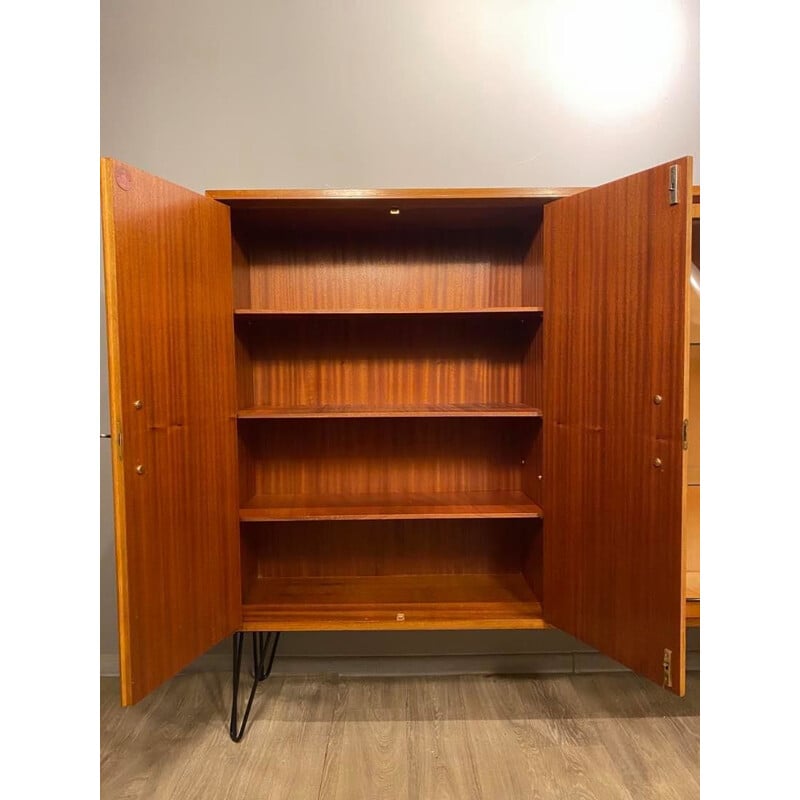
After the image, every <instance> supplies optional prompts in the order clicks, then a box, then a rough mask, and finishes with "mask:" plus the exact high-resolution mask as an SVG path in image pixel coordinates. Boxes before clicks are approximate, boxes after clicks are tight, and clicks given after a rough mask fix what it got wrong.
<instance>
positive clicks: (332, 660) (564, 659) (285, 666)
mask: <svg viewBox="0 0 800 800" xmlns="http://www.w3.org/2000/svg"><path fill="white" fill-rule="evenodd" d="M230 669H231V659H230V656H226V655H221V654H218V653H209V654H207V655H204V656H201V657H200V658H198V659H197V661H194V662H193V663H192V664H190V665H189V666H188V667H187V668H186V669H185V670H183V673H192V672H227V671H229V670H230ZM686 669H687V670H688V671H690V672H697V671H699V669H700V653H699V652H689V653H687V654H686ZM591 672H628V670H627V669H626V668H625V667H623V666H622V665H621V664H619V663H618V662H617V661H613V660H612V659H610V658H608V657H607V656H604V655H602V653H511V654H504V653H498V654H496V655H487V654H483V653H482V654H477V655H434V656H431V655H425V656H383V655H371V656H325V657H320V656H283V657H281V656H280V655H279V656H278V657H277V658H276V659H275V665H274V667H273V673H274V674H276V675H319V674H333V675H343V676H349V677H365V676H371V675H374V676H402V675H491V674H514V675H572V674H585V673H591ZM100 675H102V676H117V675H119V658H118V657H117V656H116V655H110V654H107V655H101V656H100Z"/></svg>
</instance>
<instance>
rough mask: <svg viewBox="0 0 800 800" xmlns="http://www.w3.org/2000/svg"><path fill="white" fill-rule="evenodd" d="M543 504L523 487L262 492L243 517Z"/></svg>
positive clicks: (364, 515) (477, 512)
mask: <svg viewBox="0 0 800 800" xmlns="http://www.w3.org/2000/svg"><path fill="white" fill-rule="evenodd" d="M541 516H542V509H541V508H540V507H539V506H538V505H536V503H534V502H533V500H531V498H530V497H528V496H527V495H526V494H524V493H523V492H519V491H507V490H505V491H496V490H495V491H479V490H474V491H469V492H428V493H421V492H381V493H377V494H376V493H374V492H358V493H354V492H345V491H339V492H336V493H333V494H272V493H271V494H257V495H254V496H253V497H251V498H249V499H248V500H247V501H246V502H245V504H244V505H243V506H242V508H241V509H239V519H241V520H242V521H243V522H268V521H281V520H282V521H290V520H298V521H303V520H306V521H307V520H392V519H475V518H481V517H482V518H494V519H502V518H525V519H535V518H538V517H541Z"/></svg>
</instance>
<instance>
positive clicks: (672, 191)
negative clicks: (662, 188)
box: [669, 164, 678, 206]
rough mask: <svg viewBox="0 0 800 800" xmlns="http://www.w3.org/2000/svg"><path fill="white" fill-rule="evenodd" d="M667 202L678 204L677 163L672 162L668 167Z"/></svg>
mask: <svg viewBox="0 0 800 800" xmlns="http://www.w3.org/2000/svg"><path fill="white" fill-rule="evenodd" d="M669 204H670V205H671V206H675V205H677V204H678V165H677V164H673V165H672V166H671V167H670V168H669Z"/></svg>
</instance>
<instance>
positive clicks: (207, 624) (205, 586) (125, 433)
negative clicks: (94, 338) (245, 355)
mask: <svg viewBox="0 0 800 800" xmlns="http://www.w3.org/2000/svg"><path fill="white" fill-rule="evenodd" d="M101 200H102V219H103V254H104V264H105V284H106V309H107V324H108V360H109V392H110V401H111V426H112V447H113V449H114V452H113V458H112V461H113V465H114V466H113V479H114V516H115V527H116V562H117V589H118V591H117V597H118V602H119V650H120V676H121V684H122V702H123V704H124V705H128V704H131V703H135V702H137V701H138V700H140V699H141V698H142V697H144V696H145V695H146V694H147V693H148V692H150V691H152V690H153V689H154V688H155V687H156V686H158V685H159V684H160V683H162V682H163V681H165V680H166V679H167V678H169V677H171V676H172V675H174V674H175V673H176V672H178V671H179V670H180V669H181V668H183V667H184V666H186V664H188V663H189V662H191V661H192V660H193V659H195V658H196V657H197V656H199V655H201V654H202V653H204V652H205V651H206V650H208V648H210V647H212V646H213V645H214V644H216V643H217V642H219V641H220V640H221V639H223V638H224V637H225V636H227V635H229V634H230V633H232V632H233V631H234V630H235V629H237V628H238V627H239V626H240V622H241V583H240V579H239V571H240V563H239V534H238V495H237V463H236V398H235V374H234V370H235V366H234V334H233V297H232V291H233V290H232V272H231V232H230V216H229V214H230V212H229V209H228V208H227V206H224V205H222V204H220V203H217V202H215V201H213V200H209V199H207V198H205V197H203V196H201V195H198V194H195V193H194V192H190V191H188V190H187V189H183V188H181V187H179V186H175V185H174V184H171V183H167V182H166V181H163V180H160V179H159V178H155V177H153V176H151V175H148V174H146V173H144V172H141V171H139V170H136V169H133V168H132V167H129V166H126V165H124V164H120V163H119V162H115V161H112V160H111V159H103V160H102V163H101Z"/></svg>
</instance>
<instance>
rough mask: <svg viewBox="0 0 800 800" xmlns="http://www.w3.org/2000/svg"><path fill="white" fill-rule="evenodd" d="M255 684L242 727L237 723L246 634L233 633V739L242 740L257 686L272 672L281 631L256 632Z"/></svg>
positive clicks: (254, 651) (231, 730)
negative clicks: (268, 652)
mask: <svg viewBox="0 0 800 800" xmlns="http://www.w3.org/2000/svg"><path fill="white" fill-rule="evenodd" d="M252 636H253V685H252V687H251V688H250V696H249V697H248V698H247V705H246V706H245V709H244V714H243V715H242V724H241V727H239V726H238V725H237V721H238V717H239V676H240V675H241V671H242V650H243V649H244V637H245V634H244V633H242V632H241V631H240V632H237V633H234V634H233V701H232V703H231V727H230V734H231V739H233V741H234V742H241V741H242V737H243V736H244V731H245V728H246V727H247V719H248V717H249V716H250V709H251V708H252V706H253V698H254V697H255V696H256V688H257V687H258V684H259V683H261V681H263V680H266V679H267V678H268V677H269V675H270V673H271V672H272V664H273V662H274V661H275V652H276V650H277V649H278V639H279V638H280V633H279V632H270V633H268V634H266V635H265V634H264V633H260V632H259V633H254V634H253V635H252ZM268 648H269V649H270V654H269V659H267V649H268Z"/></svg>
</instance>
